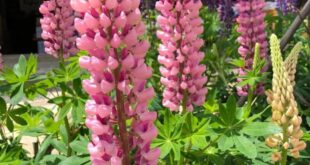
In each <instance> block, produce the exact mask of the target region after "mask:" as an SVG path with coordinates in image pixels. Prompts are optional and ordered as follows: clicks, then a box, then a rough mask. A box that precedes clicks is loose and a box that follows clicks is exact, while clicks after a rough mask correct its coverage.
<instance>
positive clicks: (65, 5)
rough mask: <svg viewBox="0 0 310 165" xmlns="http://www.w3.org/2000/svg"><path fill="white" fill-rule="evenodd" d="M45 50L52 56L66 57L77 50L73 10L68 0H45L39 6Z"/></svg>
mask: <svg viewBox="0 0 310 165" xmlns="http://www.w3.org/2000/svg"><path fill="white" fill-rule="evenodd" d="M39 11H40V13H41V14H42V15H43V18H41V19H40V23H41V27H42V34H41V36H42V38H43V40H44V46H45V52H46V53H47V54H50V55H53V56H54V57H60V56H62V57H61V58H67V57H69V56H70V55H73V54H75V53H76V52H77V49H76V47H75V39H76V31H75V29H74V26H73V20H74V11H73V9H72V8H71V6H70V1H69V0H46V1H44V2H43V3H42V5H41V6H40V8H39Z"/></svg>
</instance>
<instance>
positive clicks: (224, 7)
mask: <svg viewBox="0 0 310 165" xmlns="http://www.w3.org/2000/svg"><path fill="white" fill-rule="evenodd" d="M218 4H219V5H218V13H219V15H220V21H221V22H222V24H223V27H222V28H221V31H220V33H221V35H224V36H225V35H229V34H230V32H231V29H232V26H233V23H234V21H235V12H234V10H233V0H219V2H218Z"/></svg>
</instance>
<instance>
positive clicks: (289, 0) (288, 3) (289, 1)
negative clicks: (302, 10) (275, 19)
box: [277, 0, 297, 14]
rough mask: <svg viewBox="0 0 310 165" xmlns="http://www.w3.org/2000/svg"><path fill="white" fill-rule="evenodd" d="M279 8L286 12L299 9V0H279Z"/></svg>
mask: <svg viewBox="0 0 310 165" xmlns="http://www.w3.org/2000/svg"><path fill="white" fill-rule="evenodd" d="M277 6H278V8H279V9H280V10H281V11H282V12H283V13H284V14H287V13H288V12H296V11H297V0H277Z"/></svg>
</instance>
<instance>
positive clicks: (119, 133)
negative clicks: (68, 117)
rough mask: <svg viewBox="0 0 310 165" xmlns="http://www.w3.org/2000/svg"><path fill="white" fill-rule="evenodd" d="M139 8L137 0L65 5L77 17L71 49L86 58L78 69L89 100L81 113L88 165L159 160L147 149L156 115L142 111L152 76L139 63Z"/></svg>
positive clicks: (144, 45)
mask: <svg viewBox="0 0 310 165" xmlns="http://www.w3.org/2000/svg"><path fill="white" fill-rule="evenodd" d="M139 4H140V0H122V1H117V0H106V1H101V0H88V1H86V0H71V6H72V7H73V9H74V10H75V11H77V12H80V13H81V17H80V18H75V20H74V22H75V28H76V29H77V31H78V32H79V33H80V37H79V38H78V39H77V46H78V48H79V49H81V50H85V51H87V52H88V53H89V56H83V57H81V58H80V66H81V67H82V68H85V69H87V70H88V71H89V72H90V74H91V77H90V79H89V80H84V81H83V87H84V89H85V90H86V92H87V93H88V94H89V95H90V96H91V99H90V100H89V101H88V102H87V103H86V107H85V108H86V114H87V119H86V126H87V127H88V128H90V130H91V132H92V135H93V139H92V141H91V142H90V143H89V145H88V150H89V152H90V155H91V161H92V163H93V164H94V165H102V164H111V165H120V164H123V165H129V164H130V162H132V160H131V159H130V155H131V154H132V153H135V155H134V159H135V164H138V165H143V164H150V165H152V164H157V161H158V157H159V155H160V150H159V148H151V146H150V144H151V141H152V140H153V139H154V138H156V136H157V129H156V127H155V125H154V124H153V122H154V121H155V119H156V118H157V113H156V112H150V111H148V109H147V105H148V102H149V101H150V99H152V97H153V96H154V90H153V88H152V87H147V85H146V84H147V79H148V78H150V77H151V76H152V70H151V68H150V67H148V66H147V65H146V64H145V60H144V57H145V55H146V52H147V50H148V48H149V43H148V42H147V41H146V40H142V39H141V36H142V35H143V34H144V32H145V26H144V24H143V22H142V21H141V12H140V10H139ZM129 119H130V120H131V121H132V122H131V123H132V124H131V128H130V129H129V128H127V126H126V120H129ZM132 151H135V152H132Z"/></svg>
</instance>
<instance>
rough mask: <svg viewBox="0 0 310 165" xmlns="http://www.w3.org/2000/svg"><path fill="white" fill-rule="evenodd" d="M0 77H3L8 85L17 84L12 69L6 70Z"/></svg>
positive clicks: (17, 80)
mask: <svg viewBox="0 0 310 165" xmlns="http://www.w3.org/2000/svg"><path fill="white" fill-rule="evenodd" d="M1 75H2V76H3V78H4V79H5V80H6V81H7V82H8V83H11V84H13V83H17V82H19V79H18V77H17V76H16V75H15V73H14V72H13V70H12V69H10V68H6V69H5V70H4V71H3V72H2V73H1Z"/></svg>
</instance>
